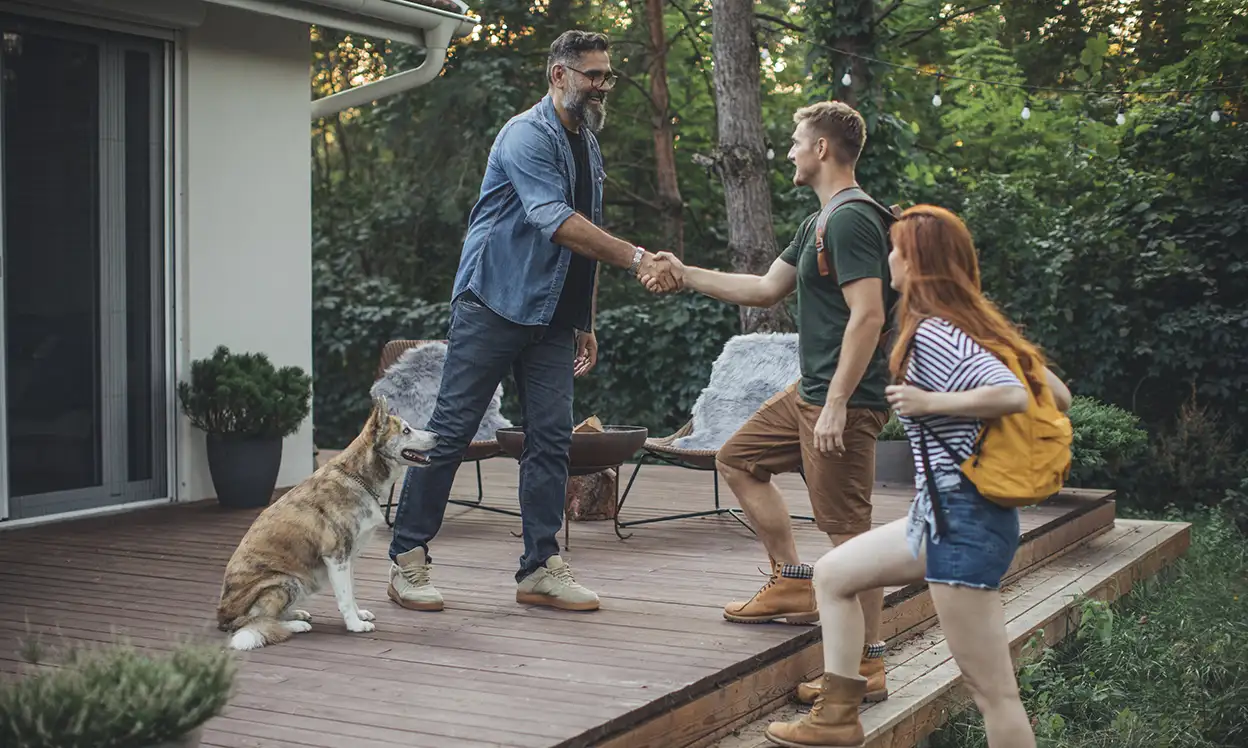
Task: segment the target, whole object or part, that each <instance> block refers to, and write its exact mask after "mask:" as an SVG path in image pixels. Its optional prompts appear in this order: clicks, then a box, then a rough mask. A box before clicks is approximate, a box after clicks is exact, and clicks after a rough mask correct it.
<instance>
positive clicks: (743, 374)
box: [672, 333, 801, 450]
mask: <svg viewBox="0 0 1248 748" xmlns="http://www.w3.org/2000/svg"><path fill="white" fill-rule="evenodd" d="M800 376H801V366H800V363H799V361H798V355H797V334H796V333H751V334H749V335H737V336H736V337H734V338H732V339H731V340H729V341H728V342H727V344H725V345H724V350H723V351H721V352H720V354H719V358H717V359H715V363H714V364H713V365H712V366H711V381H710V382H709V383H708V384H707V386H706V389H704V390H702V394H700V395H698V399H697V401H696V402H694V404H693V411H692V416H693V433H691V434H689V435H688V436H682V437H681V438H679V439H676V440H675V441H673V442H672V446H673V447H677V448H679V449H714V450H717V449H719V448H720V447H721V446H723V444H724V442H726V441H728V437H730V436H732V435H733V433H735V432H736V430H737V429H738V428H740V427H741V424H743V423H745V422H746V421H747V420H748V419H749V418H750V416H752V415H754V411H756V410H758V407H759V406H760V405H762V404H763V403H764V402H766V401H767V400H768V399H769V398H770V397H771V396H772V395H775V394H776V393H777V392H779V391H781V390H783V389H784V388H785V387H787V386H789V385H790V384H792V383H793V382H794V381H795V380H796V379H797V378H798V377H800Z"/></svg>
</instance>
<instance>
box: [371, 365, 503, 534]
mask: <svg viewBox="0 0 1248 748" xmlns="http://www.w3.org/2000/svg"><path fill="white" fill-rule="evenodd" d="M436 344H442V345H445V344H446V341H445V340H391V341H390V342H388V343H386V345H385V346H384V347H383V348H382V349H381V360H380V362H379V363H378V365H377V378H376V380H375V381H374V383H373V389H374V390H376V389H378V386H379V384H380V383H381V381H382V380H383V379H384V378H385V377H386V373H387V370H389V369H390V367H392V366H394V365H395V364H397V363H398V362H399V360H400V359H401V358H402V357H403V354H405V353H407V352H408V351H409V350H412V349H416V348H421V347H424V346H426V345H436ZM431 384H432V386H433V389H434V390H435V391H436V389H437V382H432V383H431ZM500 390H501V385H500ZM500 394H501V392H500ZM392 404H393V403H392ZM432 414H433V411H432V405H430V409H429V412H428V413H420V414H418V415H416V416H415V418H416V420H411V419H409V423H411V424H412V426H414V427H416V428H423V427H424V426H425V424H426V422H427V421H428V419H429V417H430V416H431V415H432ZM401 415H403V414H401ZM405 417H406V416H405ZM483 420H484V419H483ZM497 420H498V422H499V424H501V425H504V426H510V425H511V424H510V423H509V422H507V421H506V419H503V418H502V417H501V416H497ZM417 421H419V422H417ZM479 436H480V432H478V437H479ZM502 453H503V452H502V449H501V448H500V447H499V445H498V440H497V439H479V438H478V439H474V440H473V441H472V442H470V443H469V444H468V449H467V450H466V451H465V452H464V458H463V461H464V462H471V463H474V464H475V465H476V469H477V498H476V500H475V501H466V500H463V499H449V500H448V501H449V503H452V504H458V505H460V506H466V507H471V508H473V509H484V510H485V511H487V512H496V513H498V514H507V515H510V516H512V517H519V516H520V512H518V511H514V510H511V509H501V508H498V507H492V506H486V505H485V504H484V503H482V502H483V501H484V499H485V485H484V481H483V479H482V475H481V461H482V460H488V459H490V458H491V457H497V456H499V455H501V454H502ZM394 491H395V488H394V487H391V489H390V495H389V496H388V497H387V499H386V505H385V515H386V524H387V525H389V526H390V527H394V520H392V519H391V518H390V511H391V509H393V508H394Z"/></svg>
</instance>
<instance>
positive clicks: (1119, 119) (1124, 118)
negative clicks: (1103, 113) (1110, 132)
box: [1114, 110, 1127, 125]
mask: <svg viewBox="0 0 1248 748" xmlns="http://www.w3.org/2000/svg"><path fill="white" fill-rule="evenodd" d="M1114 121H1115V122H1117V123H1118V124H1120V125H1125V124H1127V115H1125V114H1123V113H1122V110H1118V116H1117V117H1115V118H1114Z"/></svg>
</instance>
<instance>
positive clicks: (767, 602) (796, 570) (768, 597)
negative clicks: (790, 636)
mask: <svg viewBox="0 0 1248 748" xmlns="http://www.w3.org/2000/svg"><path fill="white" fill-rule="evenodd" d="M813 573H814V568H813V567H812V566H811V565H810V564H777V563H776V562H775V561H774V560H773V561H772V562H771V577H770V579H768V580H767V584H765V585H763V587H762V589H760V590H759V591H758V592H756V593H755V594H754V597H752V598H750V599H749V600H746V601H745V602H740V601H735V600H734V601H733V602H730V603H728V604H727V605H725V606H724V618H726V619H728V620H729V621H732V622H733V623H768V622H771V621H781V622H783V623H791V624H803V623H814V622H815V621H818V620H819V608H818V606H816V605H815V587H814V585H813V584H812V583H811V577H812V576H813Z"/></svg>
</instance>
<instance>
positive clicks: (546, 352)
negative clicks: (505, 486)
mask: <svg viewBox="0 0 1248 748" xmlns="http://www.w3.org/2000/svg"><path fill="white" fill-rule="evenodd" d="M575 357H576V332H575V330H573V329H572V328H570V327H547V326H530V325H517V324H515V323H513V322H509V321H507V320H505V319H503V318H502V317H500V316H498V315H497V314H495V313H494V312H493V311H491V310H490V309H489V308H488V307H486V306H484V305H483V304H481V303H480V302H479V301H477V300H475V299H473V298H470V297H463V296H461V297H459V298H458V299H457V300H456V301H455V302H454V306H453V311H452V315H451V326H450V332H449V334H448V335H447V348H446V363H445V366H444V368H443V370H442V384H441V388H440V389H439V391H438V402H437V404H436V405H435V406H434V409H433V415H432V416H430V418H429V423H428V425H427V426H426V427H425V428H426V429H427V430H429V431H432V432H434V433H435V434H437V435H438V444H437V446H436V447H434V449H433V451H432V452H430V454H429V459H430V464H429V465H428V466H427V467H424V468H420V469H413V470H408V471H407V476H406V478H405V479H404V481H403V489H402V491H401V492H400V493H399V505H398V508H397V509H396V510H395V516H394V538H393V540H391V542H390V558H391V559H394V558H395V557H397V556H398V555H399V554H400V553H406V552H407V551H410V550H412V549H414V548H417V547H421V548H424V549H425V553H428V552H429V541H431V540H433V537H434V536H435V535H437V534H438V530H439V529H440V528H441V527H442V518H443V515H445V513H446V502H447V499H448V498H450V494H451V484H452V483H453V482H454V481H455V473H456V471H457V470H458V469H459V466H460V464H461V462H462V460H463V455H464V450H465V449H467V447H468V445H469V443H471V442H472V438H473V436H475V435H476V432H477V428H478V427H479V426H480V425H481V418H482V417H483V416H484V415H485V410H486V408H487V407H488V406H489V404H490V399H491V398H492V397H493V396H494V391H495V390H496V389H497V388H498V385H499V383H500V382H502V381H503V377H504V376H505V375H506V374H507V370H508V369H509V368H510V369H511V372H512V375H513V377H514V379H515V382H516V394H517V395H519V397H520V407H521V417H522V419H523V426H524V431H525V438H524V453H523V454H522V455H521V458H520V497H519V499H520V513H521V516H522V519H521V523H522V526H523V530H524V555H523V556H521V557H520V570H519V571H518V572H516V581H520V580H521V579H524V578H525V577H526V576H528V575H529V574H531V573H533V572H534V571H536V570H537V569H538V568H539V567H541V566H542V565H543V564H545V563H546V559H548V558H550V557H551V556H553V555H556V554H557V553H559V540H558V536H559V530H560V529H561V528H562V526H563V507H564V497H565V495H566V491H567V483H568V450H569V448H570V447H571V446H572V380H573V363H574V359H575Z"/></svg>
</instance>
